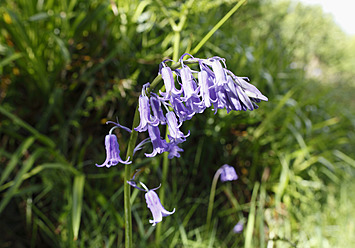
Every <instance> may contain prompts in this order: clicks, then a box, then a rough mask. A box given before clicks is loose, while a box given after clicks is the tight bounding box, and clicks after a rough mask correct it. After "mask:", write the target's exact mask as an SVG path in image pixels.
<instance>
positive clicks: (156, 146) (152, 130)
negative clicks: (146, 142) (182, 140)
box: [144, 125, 168, 157]
mask: <svg viewBox="0 0 355 248" xmlns="http://www.w3.org/2000/svg"><path fill="white" fill-rule="evenodd" d="M148 134H149V137H150V140H151V142H152V144H153V152H152V153H150V154H147V153H145V154H144V155H145V156H147V157H155V155H157V154H161V153H163V152H165V151H166V150H167V148H168V145H167V144H166V141H165V140H163V139H162V138H161V137H160V130H159V127H155V126H152V125H148Z"/></svg>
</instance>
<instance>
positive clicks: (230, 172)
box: [219, 164, 238, 182]
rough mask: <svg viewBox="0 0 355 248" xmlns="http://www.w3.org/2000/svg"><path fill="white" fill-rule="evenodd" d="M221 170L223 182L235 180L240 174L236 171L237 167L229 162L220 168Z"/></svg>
mask: <svg viewBox="0 0 355 248" xmlns="http://www.w3.org/2000/svg"><path fill="white" fill-rule="evenodd" d="M219 171H220V173H221V181H222V182H226V181H234V180H237V179H238V175H237V173H236V172H235V169H234V168H233V167H232V166H230V165H228V164H225V165H223V166H222V167H221V168H219Z"/></svg>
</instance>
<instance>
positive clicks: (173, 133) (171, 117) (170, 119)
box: [166, 111, 190, 143]
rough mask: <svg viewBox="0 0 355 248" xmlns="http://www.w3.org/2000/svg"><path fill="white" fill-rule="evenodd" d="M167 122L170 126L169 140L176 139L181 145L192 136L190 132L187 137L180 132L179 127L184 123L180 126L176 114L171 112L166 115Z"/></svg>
mask: <svg viewBox="0 0 355 248" xmlns="http://www.w3.org/2000/svg"><path fill="white" fill-rule="evenodd" d="M166 122H167V124H168V129H169V132H170V135H169V139H174V140H175V141H177V142H179V143H181V141H185V139H186V137H188V136H189V135H190V131H189V132H188V134H187V135H184V134H183V133H182V132H181V131H180V129H179V127H180V126H181V125H182V123H180V124H179V125H178V123H177V119H176V116H175V114H174V112H172V111H169V112H168V113H166ZM170 137H171V138H170Z"/></svg>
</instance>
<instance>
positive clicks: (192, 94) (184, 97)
mask: <svg viewBox="0 0 355 248" xmlns="http://www.w3.org/2000/svg"><path fill="white" fill-rule="evenodd" d="M186 55H189V54H184V55H183V56H182V57H181V59H180V63H181V68H179V69H175V70H171V68H170V67H167V66H166V64H165V61H163V62H162V63H161V69H160V74H161V76H162V79H163V81H164V86H165V91H164V92H162V91H159V95H158V94H155V93H151V94H150V95H149V96H148V94H147V93H146V91H147V89H148V88H149V87H150V84H149V83H147V84H145V85H144V86H143V89H142V94H141V95H140V97H139V114H140V124H139V126H138V127H136V128H135V130H136V131H138V132H145V131H147V130H148V134H149V137H150V140H151V142H152V145H153V151H152V153H150V154H145V155H146V156H147V157H154V156H156V155H157V154H161V153H163V152H169V158H170V159H171V158H173V157H180V154H179V152H182V151H183V149H181V148H180V147H179V146H178V145H179V144H181V143H182V142H184V141H185V140H186V138H187V137H188V136H189V135H190V132H188V133H187V134H184V133H183V132H182V131H180V127H181V126H182V124H183V122H184V121H186V120H189V119H191V117H192V116H193V115H195V114H198V113H202V112H204V111H205V109H207V108H210V107H213V108H212V110H214V112H215V113H217V110H218V109H226V110H227V112H228V113H229V112H230V111H232V110H235V111H240V110H244V111H246V110H254V109H256V108H258V106H257V105H256V103H258V102H260V101H261V100H264V101H267V100H268V99H267V97H265V96H264V95H263V94H262V93H261V92H260V91H259V90H258V89H257V88H256V87H255V86H253V85H252V84H250V83H248V82H247V81H248V78H245V77H237V76H235V75H234V74H233V73H232V72H231V71H229V70H228V69H227V68H226V66H225V61H224V59H222V58H220V57H213V58H209V59H197V58H193V57H192V56H191V55H190V56H191V58H189V59H187V60H183V58H184V57H185V56H186ZM192 60H193V61H196V63H198V65H199V71H194V70H192V69H191V68H190V67H189V66H187V64H188V63H189V62H190V61H192ZM174 74H175V76H176V77H177V82H178V83H177V84H176V83H175V80H174ZM196 74H197V78H196ZM176 85H178V87H176ZM162 106H163V107H162ZM164 109H165V110H166V111H163V110H164ZM164 112H166V113H165V114H164ZM159 125H168V130H169V135H168V138H169V142H167V141H165V140H164V139H162V138H161V135H160V129H159Z"/></svg>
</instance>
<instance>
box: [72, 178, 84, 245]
mask: <svg viewBox="0 0 355 248" xmlns="http://www.w3.org/2000/svg"><path fill="white" fill-rule="evenodd" d="M84 184H85V176H84V175H78V176H76V177H75V178H74V185H73V209H72V225H73V232H74V240H77V239H78V234H79V227H80V219H81V210H82V206H83V196H84V194H83V193H84Z"/></svg>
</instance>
